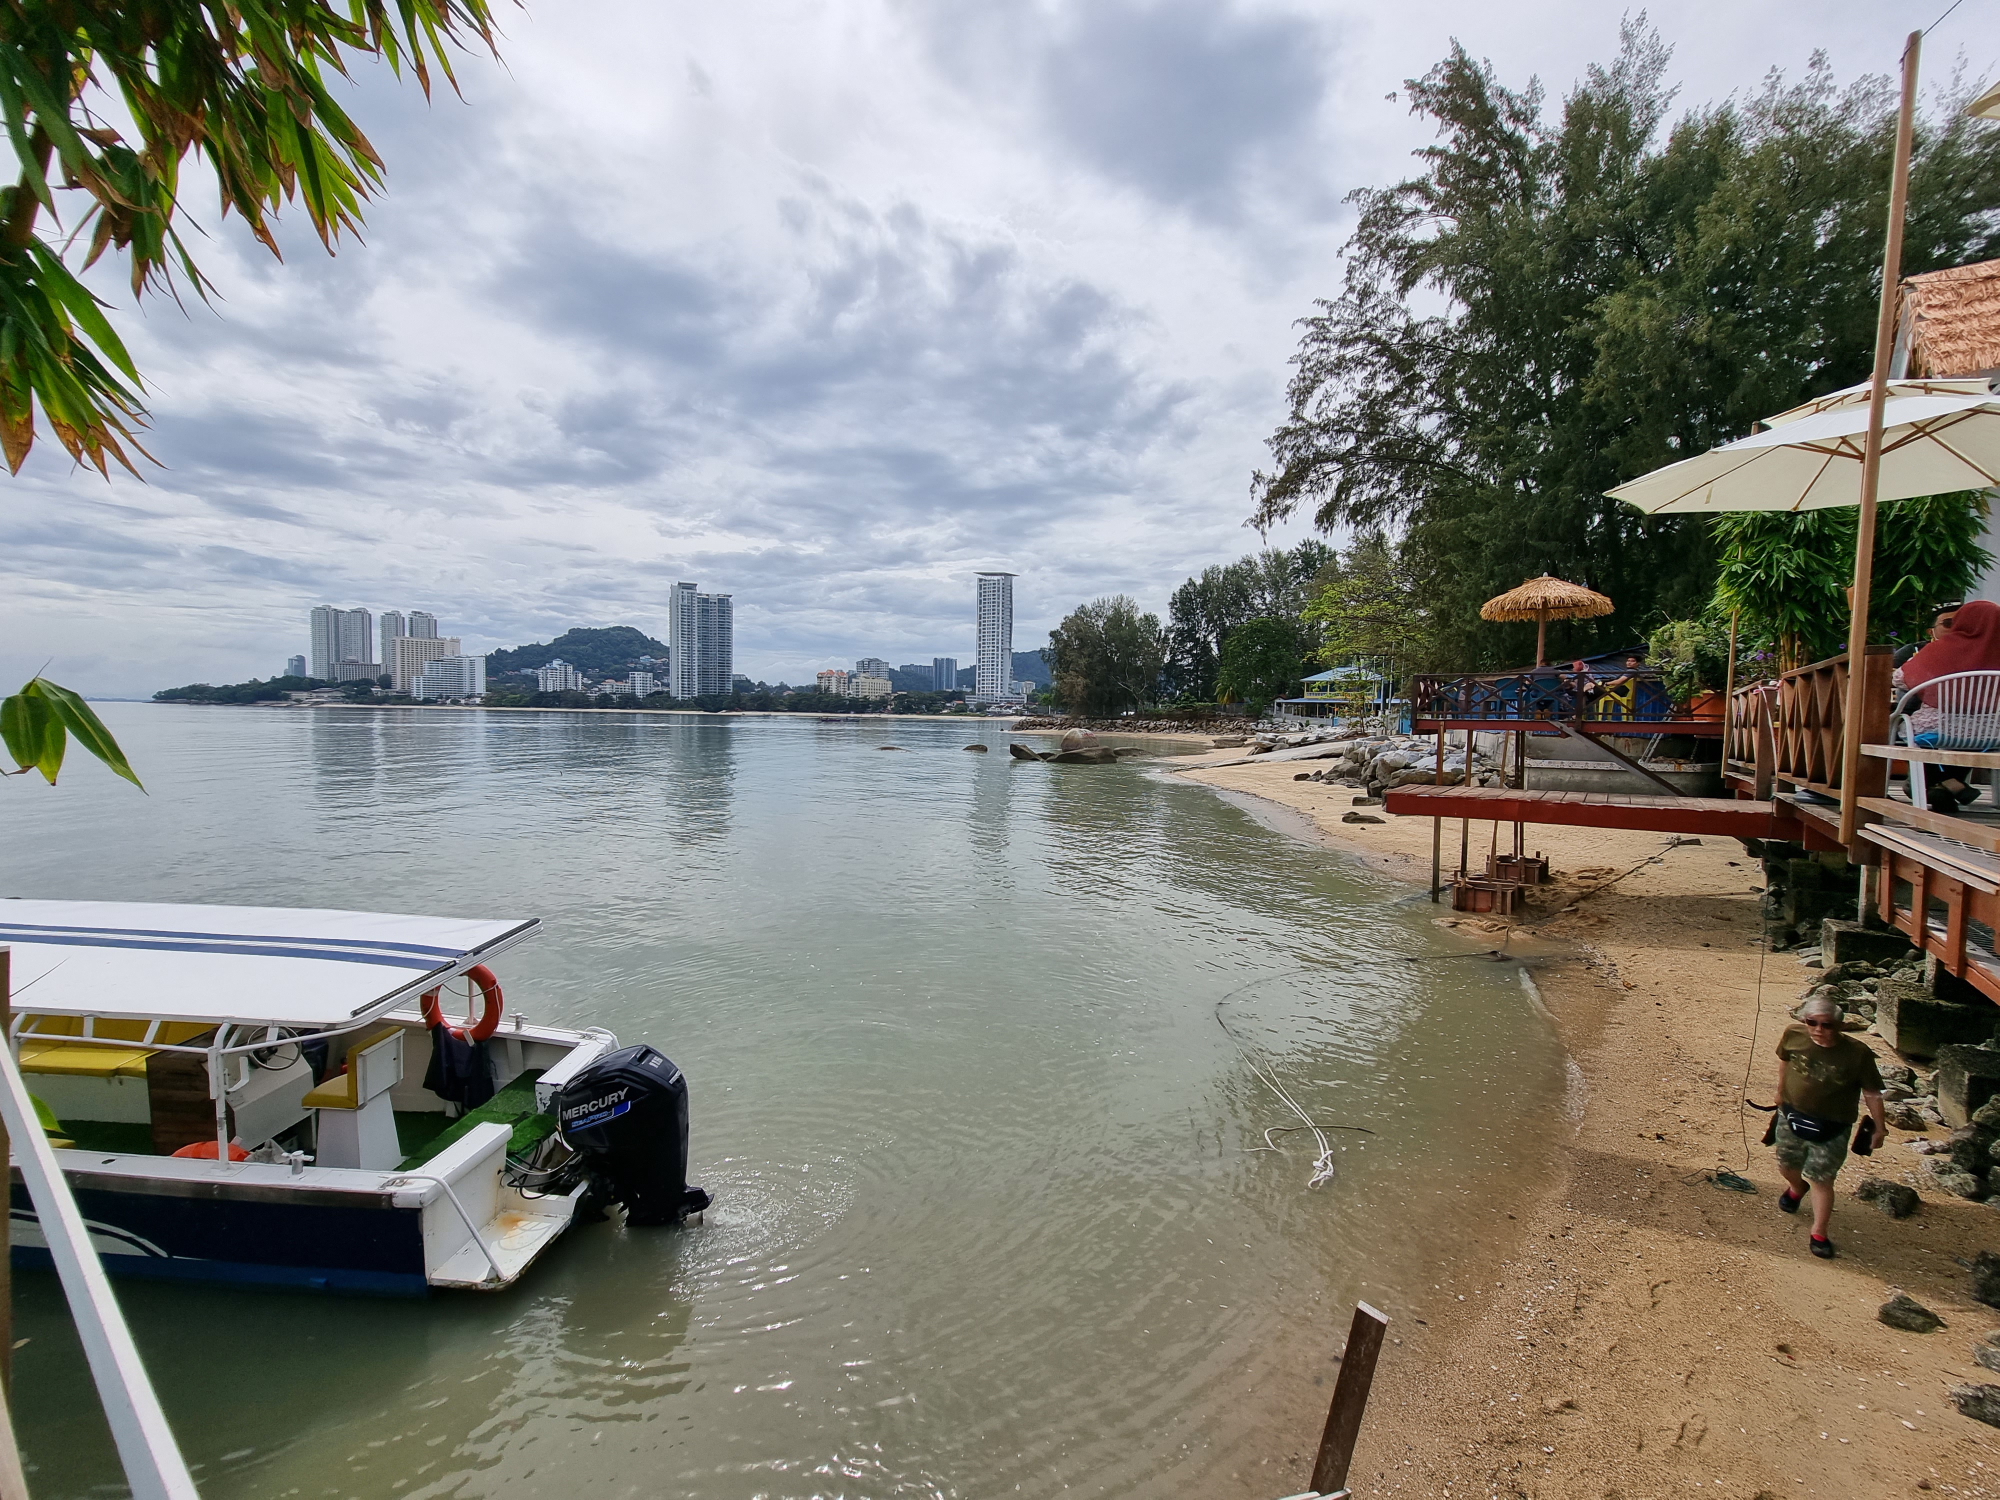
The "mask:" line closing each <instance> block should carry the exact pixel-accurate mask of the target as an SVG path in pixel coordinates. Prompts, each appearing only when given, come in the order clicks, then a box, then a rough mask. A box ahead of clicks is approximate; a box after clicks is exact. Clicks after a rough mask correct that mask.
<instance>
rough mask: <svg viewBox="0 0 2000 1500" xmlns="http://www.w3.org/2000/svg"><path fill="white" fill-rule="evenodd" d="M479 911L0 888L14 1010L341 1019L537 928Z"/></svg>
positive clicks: (445, 975)
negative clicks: (318, 907) (22, 895)
mask: <svg viewBox="0 0 2000 1500" xmlns="http://www.w3.org/2000/svg"><path fill="white" fill-rule="evenodd" d="M540 926H541V921H540V919H539V918H536V917H526V918H522V917H510V918H499V919H495V920H487V921H475V920H472V919H469V918H462V917H409V916H392V915H387V914H384V913H380V912H365V911H313V910H305V909H298V908H292V907H282V906H170V905H155V904H152V903H149V902H139V901H26V900H0V943H4V944H6V945H8V946H9V947H11V948H12V949H13V966H12V989H13V1005H14V1010H15V1012H16V1013H17V1014H19V1013H23V1012H26V1013H31V1014H38V1015H39V1014H46V1015H61V1016H102V1017H107V1018H110V1017H117V1018H121V1019H122V1018H134V1019H158V1020H165V1021H199V1022H202V1023H204V1024H207V1025H222V1024H237V1025H246V1026H284V1027H292V1028H305V1029H311V1030H334V1031H337V1030H343V1029H345V1028H347V1027H349V1026H352V1025H355V1024H357V1023H359V1022H363V1021H366V1020H369V1019H372V1018H373V1017H374V1016H376V1015H379V1014H380V1013H382V1012H383V1011H386V1010H389V1009H390V1008H392V1007H393V1006H395V1005H396V1004H397V1003H398V1002H400V1001H407V1000H410V999H412V998H413V997H415V996H417V995H420V994H422V993H423V992H424V991H425V990H429V989H434V988H435V987H436V986H438V985H439V984H442V983H443V982H444V981H446V980H448V979H450V978H452V977H454V976H455V975H458V974H462V973H464V972H465V971H466V970H467V969H469V968H471V967H472V966H473V965H475V964H481V963H484V962H486V961H487V960H488V959H490V958H492V957H493V956H494V955H495V954H498V953H501V952H504V951H505V950H506V949H508V948H511V947H513V946H514V945H515V944H517V943H520V942H522V941H523V940H525V939H526V938H528V937H530V936H532V935H533V934H534V932H535V931H536V930H537V929H538V928H539V927H540Z"/></svg>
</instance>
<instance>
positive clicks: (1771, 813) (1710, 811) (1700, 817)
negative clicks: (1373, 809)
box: [1384, 786, 1805, 843]
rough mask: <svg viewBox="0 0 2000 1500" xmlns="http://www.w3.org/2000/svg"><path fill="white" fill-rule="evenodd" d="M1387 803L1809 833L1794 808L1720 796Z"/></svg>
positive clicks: (1441, 797) (1696, 830)
mask: <svg viewBox="0 0 2000 1500" xmlns="http://www.w3.org/2000/svg"><path fill="white" fill-rule="evenodd" d="M1384 805H1385V806H1386V807H1387V809H1388V810H1389V811H1390V812H1392V813H1397V814H1399V815H1402V816H1406V817H1407V816H1416V817H1426V818H1472V819H1475V820H1477V821H1479V822H1483V823H1484V822H1493V823H1550V824H1560V825H1564V826H1567V827H1572V828H1630V829H1636V830H1640V831H1645V832H1652V833H1691V834H1697V835H1699V834H1714V835H1716V836H1717V837H1719V838H1738V839H1783V840H1787V841H1790V842H1794V843H1796V842H1800V841H1801V840H1802V839H1803V838H1804V836H1805V828H1804V826H1803V825H1802V824H1801V822H1800V820H1799V818H1798V815H1797V813H1796V812H1795V811H1794V810H1793V809H1792V807H1791V806H1790V805H1789V804H1786V803H1782V802H1779V803H1773V802H1751V801H1747V800H1746V801H1737V802H1730V801H1727V800H1725V799H1723V798H1720V797H1626V796H1620V795H1618V794H1616V793H1609V792H1600V793H1597V794H1595V795H1593V796H1591V797H1590V798H1589V800H1584V798H1582V797H1578V796H1574V795H1572V794H1570V793H1566V792H1520V791H1513V790H1510V789H1508V788H1505V787H1460V786H1399V787H1395V788H1392V789H1391V790H1390V792H1389V793H1388V795H1387V797H1386V798H1385V799H1384Z"/></svg>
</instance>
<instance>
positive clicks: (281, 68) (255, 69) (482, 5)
mask: <svg viewBox="0 0 2000 1500" xmlns="http://www.w3.org/2000/svg"><path fill="white" fill-rule="evenodd" d="M468 38H477V39H478V40H479V41H481V42H483V43H485V44H486V45H487V47H488V48H489V49H490V48H491V47H492V44H493V35H492V9H491V4H490V0H396V3H395V4H394V5H390V4H389V3H387V0H233V3H231V4H229V5H216V4H196V3H190V0H15V3H13V4H11V5H9V6H7V7H6V10H5V19H4V21H0V110H4V112H5V119H6V126H7V136H8V140H9V142H10V143H11V144H12V147H13V152H14V158H15V163H16V165H17V167H18V168H19V177H18V180H17V181H16V182H15V183H14V184H13V185H12V186H10V187H7V188H4V189H0V200H4V201H0V446H4V449H5V453H6V457H7V464H8V467H9V468H10V469H11V470H13V471H14V472H16V473H18V472H19V471H20V468H21V464H22V463H23V462H24V461H25V460H26V458H27V456H28V450H29V448H30V447H31V446H32V445H33V443H34V439H35V407H36V406H37V405H39V406H40V408H41V411H42V415H43V416H45V417H46V418H47V419H48V423H49V426H50V428H51V429H52V430H53V431H54V433H55V435H56V438H57V440H58V441H59V442H61V443H62V445H63V447H64V448H66V449H68V450H69V453H70V455H71V456H72V457H73V458H75V459H77V460H78V461H79V462H88V463H90V464H92V465H94V466H95V467H96V468H97V469H98V470H99V471H100V472H106V471H107V463H108V461H109V460H116V461H117V462H119V463H121V464H123V465H124V466H125V467H126V468H128V469H130V468H132V459H131V457H130V455H129V454H128V453H127V451H126V449H127V446H128V445H129V446H130V447H131V448H132V449H134V450H135V451H137V452H139V453H141V454H143V453H144V451H145V450H144V449H143V448H140V447H139V445H138V443H137V441H136V438H135V430H136V429H137V428H138V427H139V426H141V425H143V422H144V411H143V408H142V406H141V404H140V398H139V387H140V378H139V371H138V369H137V367H136V366H135V365H134V363H133V361H132V357H131V355H130V354H129V353H127V352H126V349H125V346H124V344H123V343H122V342H121V341H120V339H119V337H118V334H117V332H116V331H115V330H114V329H113V328H112V326H111V323H110V321H109V320H108V319H107V318H106V317H105V316H104V312H103V304H101V303H100V302H99V301H98V299H97V298H95V297H94V296H92V295H91V293H90V292H89V291H88V290H87V289H86V288H85V287H84V285H83V283H82V282H81V281H79V280H78V279H77V276H76V274H75V272H73V271H72V270H71V269H70V267H69V266H68V264H66V263H65V260H64V256H65V254H66V253H67V251H68V250H69V247H70V246H71V245H73V244H80V245H81V254H82V257H83V259H82V264H83V267H84V268H86V269H87V268H88V267H89V266H90V265H91V264H93V263H94V262H96V261H97V260H98V259H99V258H100V257H102V256H103V255H104V254H105V253H106V252H107V251H110V252H114V253H115V254H117V255H121V256H123V257H124V258H125V260H126V262H127V264H128V267H129V271H130V279H131V284H132V291H133V295H134V296H135V297H136V296H139V295H141V294H143V293H145V292H146V291H148V290H151V289H156V288H160V287H162V286H171V285H172V283H173V282H174V281H175V280H176V279H179V280H183V281H185V283H186V284H187V286H188V287H189V289H190V290H192V291H193V292H194V293H195V294H197V295H199V296H203V297H205V296H206V295H207V293H208V290H209V283H208V280H207V278H206V277H205V276H203V274H202V272H201V269H200V267H199V266H198V265H197V264H196V263H195V260H194V257H193V255H192V254H191V253H190V251H189V249H188V246H187V243H186V241H185V240H183V239H182V237H181V234H180V230H179V228H178V227H177V224H176V217H177V215H178V213H179V211H180V208H181V203H180V186H181V168H182V165H183V163H184V162H185V160H186V158H187V157H188V156H189V155H190V154H194V155H196V156H198V157H199V159H200V160H201V162H202V164H203V165H204V166H205V167H206V168H207V169H208V171H209V173H210V174H211V175H212V176H213V177H214V179H215V182H216V185H217V187H218V189H219V191H220V196H221V211H222V213H223V214H225V215H227V214H229V213H232V212H233V213H236V214H239V215H241V216H242V219H243V221H244V223H245V224H246V225H247V226H248V227H249V229H250V232H251V234H253V235H254V236H255V237H256V238H257V239H258V240H259V241H261V242H262V243H263V244H264V245H265V246H266V247H267V248H268V249H269V250H270V251H271V253H272V254H273V255H276V254H278V242H277V239H276V237H275V235H274V233H273V230H272V217H273V215H275V214H276V212H277V211H278V210H279V208H280V206H281V205H282V204H284V203H287V202H291V201H294V200H296V201H297V202H298V203H299V204H300V205H301V206H302V207H303V208H304V209H305V211H306V214H307V216H308V217H309V218H310V219H311V221H312V226H313V229H314V231H315V232H316V233H317V234H318V236H319V238H320V242H321V243H322V244H323V245H325V246H326V248H327V250H328V251H329V253H330V252H331V251H332V250H333V249H334V248H335V245H336V243H337V242H338V240H339V238H340V236H341V235H342V234H343V233H348V232H351V231H353V230H355V229H357V228H358V227H359V226H360V223H361V204H362V201H363V200H364V199H366V198H368V197H369V196H370V195H372V194H373V193H374V192H375V191H376V190H377V189H378V188H379V187H380V186H381V183H382V171H383V166H382V159H381V157H380V156H379V155H377V154H376V151H375V148H374V147H373V146H372V145H370V144H369V142H368V138H367V136H365V135H364V134H362V132H361V128H360V127H359V126H358V125H356V124H355V123H354V121H353V120H352V119H351V118H350V117H349V116H348V114H347V112H346V111H345V110H344V109H342V108H341V106H340V104H339V103H338V102H337V101H336V100H335V98H334V96H333V93H332V90H331V87H330V85H332V84H333V83H334V81H335V80H337V79H344V78H346V76H347V75H348V72H349V69H350V66H351V64H352V63H353V62H355V61H356V60H363V59H377V60H380V61H382V62H385V63H387V64H388V66H389V67H390V68H391V69H392V70H394V71H395V72H396V73H397V74H399V75H400V74H401V73H402V72H403V71H404V69H406V68H407V69H408V70H409V71H411V72H413V73H414V74H415V75H416V78H417V82H418V83H419V84H420V85H421V86H422V87H423V89H424V92H425V93H426V94H428V93H429V92H430V88H431V78H432V72H433V70H435V71H436V72H437V73H438V74H440V75H442V76H443V78H444V79H445V81H446V82H448V83H451V82H453V79H452V72H451V52H452V49H453V48H454V47H455V46H456V45H458V44H460V43H462V42H463V41H464V40H466V39H468ZM454 86H455V85H454ZM120 117H122V119H123V120H125V121H129V125H130V129H131V131H132V132H133V133H132V135H131V136H129V137H128V135H127V134H126V133H125V131H124V130H123V129H121V128H119V126H118V125H116V124H114V123H113V121H114V120H116V119H119V118H120ZM58 189H61V190H65V191H70V192H74V193H77V194H80V195H81V197H80V211H73V212H72V213H71V215H70V216H69V217H68V219H67V221H65V216H64V214H63V213H62V212H61V211H60V208H59V205H58V203H57V199H56V192H57V190H58ZM62 207H69V208H72V209H74V208H75V205H62ZM45 220H46V222H47V225H48V226H49V228H50V229H52V230H53V232H52V233H50V232H45V230H44V221H45ZM134 472H137V471H136V470H134Z"/></svg>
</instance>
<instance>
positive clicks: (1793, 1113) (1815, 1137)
mask: <svg viewBox="0 0 2000 1500" xmlns="http://www.w3.org/2000/svg"><path fill="white" fill-rule="evenodd" d="M1779 1108H1780V1109H1782V1110H1783V1112H1784V1116H1785V1126H1786V1128H1787V1129H1789V1130H1790V1131H1791V1132H1792V1134H1793V1135H1795V1136H1797V1137H1798V1138H1799V1139H1800V1140H1802V1141H1831V1140H1835V1139H1837V1138H1838V1137H1840V1136H1843V1135H1846V1134H1847V1121H1845V1120H1822V1119H1820V1118H1819V1116H1818V1115H1809V1114H1807V1113H1806V1112H1805V1111H1804V1110H1802V1109H1793V1108H1792V1106H1791V1105H1789V1104H1785V1105H1780V1106H1779Z"/></svg>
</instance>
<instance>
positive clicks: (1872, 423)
mask: <svg viewBox="0 0 2000 1500" xmlns="http://www.w3.org/2000/svg"><path fill="white" fill-rule="evenodd" d="M1923 39H1924V34H1923V33H1922V32H1921V31H1913V32H1911V33H1910V40H1909V42H1908V43H1907V44H1906V45H1905V46H1904V48H1903V104H1902V109H1901V110H1900V112H1899V113H1898V114H1897V116H1896V156H1895V167H1894V169H1893V172H1892V174H1891V176H1890V179H1889V232H1888V235H1887V237H1886V240H1885V242H1884V244H1883V247H1882V306H1881V310H1880V312H1879V313H1878V314H1877V316H1876V319H1875V377H1874V382H1873V389H1872V390H1871V391H1870V393H1869V398H1868V445H1867V447H1866V448H1865V449H1863V450H1862V457H1861V516H1860V519H1859V521H1858V523H1857V524H1856V526H1855V532H1854V591H1853V594H1852V595H1851V599H1852V617H1851V618H1850V619H1849V621H1848V625H1847V715H1846V721H1845V723H1844V724H1843V725H1842V726H1841V743H1840V842H1841V843H1842V844H1844V845H1846V846H1848V848H1850V849H1852V848H1853V845H1854V822H1855V812H1856V808H1855V805H1854V802H1855V785H1856V783H1857V782H1859V781H1860V779H1861V724H1862V718H1863V716H1864V714H1865V711H1866V706H1867V687H1868V596H1869V590H1870V585H1871V584H1872V583H1873V582H1874V571H1875V492H1876V490H1877V489H1878V488H1879V486H1880V481H1881V477H1882V408H1883V403H1884V402H1886V401H1887V400H1888V398H1889V358H1890V355H1891V353H1892V352H1893V351H1894V348H1895V342H1896V294H1897V292H1898V291H1899V290H1900V289H1901V285H1902V280H1903V209H1904V206H1905V205H1906V204H1907V203H1908V202H1909V197H1910V137H1911V134H1912V132H1913V130H1914V126H1915V120H1916V112H1917V50H1918V48H1919V47H1921V46H1922V44H1923Z"/></svg>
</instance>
